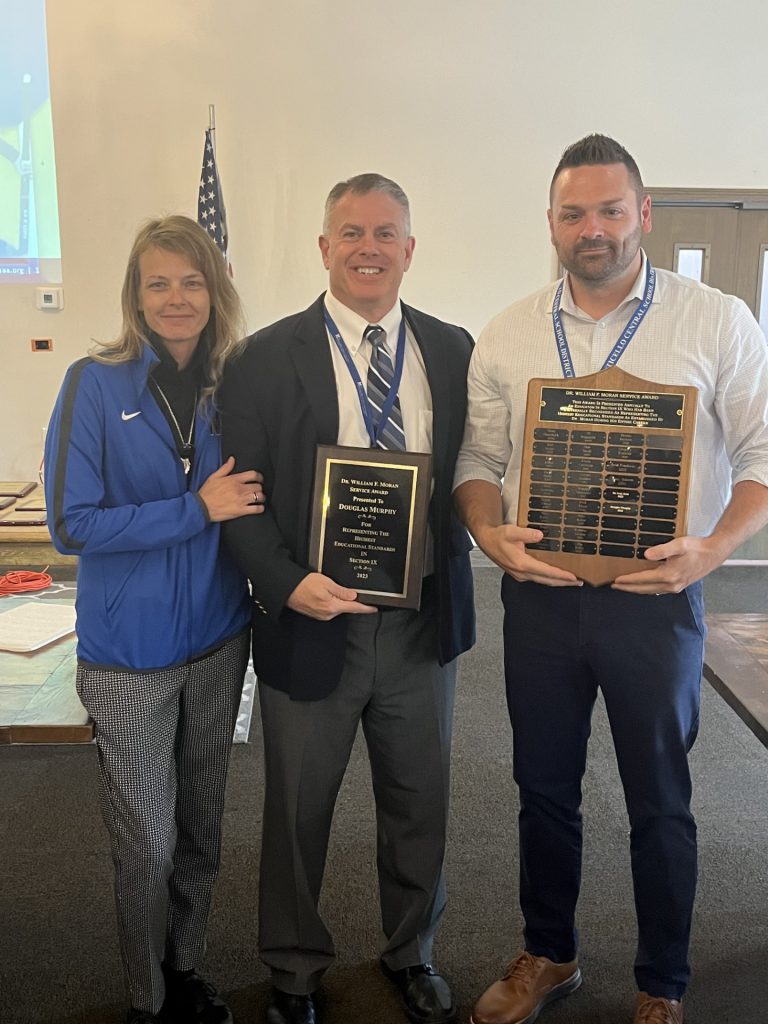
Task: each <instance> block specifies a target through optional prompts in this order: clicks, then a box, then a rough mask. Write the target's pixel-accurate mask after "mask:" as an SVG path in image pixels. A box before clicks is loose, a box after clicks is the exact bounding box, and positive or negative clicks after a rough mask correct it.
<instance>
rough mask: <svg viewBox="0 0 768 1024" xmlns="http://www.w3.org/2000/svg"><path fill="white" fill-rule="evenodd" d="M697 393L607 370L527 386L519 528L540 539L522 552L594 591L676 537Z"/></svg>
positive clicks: (681, 526) (680, 530)
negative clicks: (539, 534) (539, 533)
mask: <svg viewBox="0 0 768 1024" xmlns="http://www.w3.org/2000/svg"><path fill="white" fill-rule="evenodd" d="M697 396H698V392H697V389H696V388H694V387H689V386H677V385H665V384H656V383H654V382H652V381H646V380H642V379H641V378H639V377H634V376H632V375H631V374H628V373H625V371H623V370H621V369H619V368H618V367H616V366H613V367H611V368H610V369H608V370H601V371H600V372H599V373H595V374H590V375H589V376H586V377H571V378H568V379H565V380H563V379H558V380H551V379H541V378H537V379H534V380H532V381H530V383H529V385H528V404H527V408H526V418H525V432H524V443H523V458H522V466H521V471H520V498H519V505H518V525H520V526H528V527H532V528H535V529H538V530H541V531H542V533H543V534H544V536H543V538H542V540H541V541H540V542H539V543H538V544H532V545H528V549H529V550H530V551H531V553H532V554H534V555H535V557H536V558H540V559H541V560H542V561H544V562H547V563H549V564H550V565H557V566H559V567H560V568H562V569H567V570H568V571H570V572H573V573H574V574H575V575H576V576H578V577H579V578H580V579H583V580H585V581H586V582H588V583H591V584H593V585H595V586H600V585H602V584H605V583H610V582H611V581H612V580H613V579H615V578H616V577H617V576H621V575H624V574H626V573H631V572H639V571H641V570H643V569H647V568H648V567H649V563H648V562H647V561H646V560H645V559H644V558H643V555H644V552H645V550H646V548H649V547H654V546H655V545H657V544H664V543H666V542H667V541H669V540H672V539H673V538H674V537H679V536H682V535H683V534H685V531H686V518H687V504H688V483H689V478H690V467H691V458H692V455H693V441H694V433H695V429H696V405H697Z"/></svg>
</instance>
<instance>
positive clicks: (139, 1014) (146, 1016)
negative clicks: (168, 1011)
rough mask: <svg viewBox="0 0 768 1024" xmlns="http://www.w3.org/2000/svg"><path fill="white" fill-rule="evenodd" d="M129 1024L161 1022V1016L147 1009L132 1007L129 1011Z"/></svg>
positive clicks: (158, 1023) (156, 1023) (154, 1023)
mask: <svg viewBox="0 0 768 1024" xmlns="http://www.w3.org/2000/svg"><path fill="white" fill-rule="evenodd" d="M127 1024H160V1018H159V1017H158V1016H157V1015H156V1014H154V1013H149V1012H148V1011H147V1010H136V1009H134V1008H133V1007H131V1008H130V1010H129V1011H128V1018H127Z"/></svg>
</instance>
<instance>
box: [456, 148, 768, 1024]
mask: <svg viewBox="0 0 768 1024" xmlns="http://www.w3.org/2000/svg"><path fill="white" fill-rule="evenodd" d="M550 207H551V208H550V210H549V211H548V218H549V225H550V233H551V239H552V244H553V245H554V247H555V249H556V251H557V254H558V256H559V258H560V262H561V263H562V265H563V267H564V268H565V271H566V273H565V277H564V280H563V282H562V286H561V287H560V288H558V284H557V283H556V284H552V285H549V286H548V287H547V288H545V289H543V290H542V291H540V292H537V293H536V294H534V295H532V296H530V297H528V298H526V299H523V300H521V301H519V302H517V303H515V304H514V305H512V306H511V307H509V308H508V309H507V310H505V311H504V312H502V313H501V314H499V315H498V316H497V317H496V318H495V319H494V320H492V321H491V322H490V324H489V325H488V326H487V327H486V329H485V330H484V332H483V334H482V335H481V337H480V339H479V341H478V344H477V347H476V348H475V351H474V354H473V357H472V362H471V366H470V373H469V382H468V413H467V425H466V431H465V436H464V442H463V445H462V450H461V453H460V455H459V460H458V463H457V470H456V478H455V487H456V490H455V500H456V502H457V506H458V508H459V512H460V515H461V516H462V518H463V519H464V522H465V523H466V525H467V527H468V528H469V530H470V532H471V533H472V534H473V536H474V537H475V539H476V541H477V543H478V544H479V545H480V547H481V548H482V549H483V551H485V553H486V554H487V555H488V556H489V557H490V558H491V559H492V560H493V561H494V562H495V563H496V564H497V565H499V566H500V567H501V568H502V569H503V570H504V572H505V575H504V577H503V583H502V599H503V603H504V608H505V620H504V646H505V677H506V689H507V702H508V707H509V712H510V718H511V721H512V729H513V738H514V773H515V781H516V782H517V785H518V788H519V791H520V818H519V839H520V862H521V863H520V903H521V907H522V911H523V916H524V920H525V930H524V950H523V952H522V953H521V954H520V955H519V956H518V957H517V958H516V959H514V960H513V961H512V963H511V964H510V965H509V967H508V968H507V971H506V972H505V975H504V977H503V978H502V979H501V980H500V981H497V982H495V983H494V984H493V985H491V987H490V988H489V989H488V990H487V992H486V993H485V994H484V995H483V996H482V997H481V998H480V1000H479V1001H478V1003H477V1004H476V1006H475V1008H474V1011H473V1016H472V1020H473V1022H474V1024H523V1022H529V1021H533V1020H534V1019H535V1017H537V1016H538V1014H539V1012H540V1010H541V1009H542V1008H543V1007H544V1006H545V1005H546V1004H547V1003H548V1002H550V1001H552V1000H553V999H556V998H559V997H561V996H566V995H568V994H570V993H571V992H573V991H575V989H577V988H578V986H579V984H580V983H581V974H580V971H579V967H578V961H577V945H578V934H577V930H576V927H575V910H576V902H577V899H578V894H579V885H580V875H581V844H582V827H581V811H580V805H581V779H582V776H583V773H584V768H585V762H586V753H587V741H588V738H589V730H590V716H591V712H592V707H593V704H594V701H595V697H596V694H597V689H598V688H600V689H601V690H602V692H603V696H604V699H605V704H606V708H607V712H608V717H609V720H610V724H611V730H612V735H613V740H614V746H615V750H616V756H617V760H618V765H619V771H620V774H621V778H622V783H623V787H624V794H625V799H626V805H627V810H628V814H629V820H630V825H631V840H630V848H631V863H632V876H633V883H634V892H635V905H636V910H637V918H638V947H637V956H636V960H635V978H636V982H637V988H638V993H637V996H636V1002H635V1022H636V1024H641V1022H643V1024H651V1022H652V1024H680V1022H682V1019H683V1005H682V998H683V993H684V992H685V988H686V984H687V981H688V976H689V967H688V943H689V936H690V928H691V915H692V909H693V902H694V894H695V887H696V825H695V822H694V820H693V816H692V814H691V809H690V796H691V783H690V776H689V771H688V752H689V750H690V748H691V746H692V745H693V742H694V739H695V737H696V730H697V725H698V715H699V688H700V680H701V669H702V662H703V643H704V632H705V626H704V619H703V614H704V612H703V604H702V584H701V580H702V578H703V577H704V576H706V574H707V573H709V572H710V571H711V570H712V569H714V568H716V567H717V566H718V565H720V564H721V563H722V562H723V561H724V560H725V559H726V558H727V557H728V556H729V554H730V553H731V552H732V551H733V550H734V549H735V548H736V547H737V546H738V545H739V544H740V543H742V542H743V541H744V540H746V539H747V538H748V537H749V536H751V535H752V534H753V533H754V532H755V531H756V530H758V529H759V528H760V527H761V526H762V525H763V524H764V523H765V522H766V521H767V520H768V352H767V351H766V343H765V339H764V338H763V336H762V334H761V332H760V329H759V327H758V326H757V324H756V322H755V320H754V318H753V317H752V315H751V314H750V312H749V310H748V309H747V307H746V306H745V305H744V303H743V302H741V300H739V299H736V298H734V297H733V296H728V295H723V294H722V293H721V292H719V291H716V290H714V289H711V288H708V287H706V286H705V285H702V284H699V283H697V282H694V281H691V280H688V279H686V278H683V277H680V276H678V275H677V274H673V273H670V272H668V271H664V270H658V271H654V270H652V268H650V266H649V263H648V260H647V258H646V256H645V254H644V252H643V250H642V249H641V247H640V242H641V239H642V236H643V234H644V233H646V232H648V231H650V230H651V199H650V196H648V194H647V193H646V192H645V190H644V188H643V183H642V180H641V177H640V172H639V170H638V168H637V165H636V163H635V161H634V160H633V159H632V157H631V156H630V155H629V153H627V151H626V150H625V149H624V148H623V147H622V146H620V145H619V144H618V143H616V142H615V141H614V140H612V139H609V138H607V137H605V136H601V135H593V136H588V137H587V138H585V139H582V140H580V141H579V142H576V143H575V144H574V145H572V146H570V147H569V148H568V149H567V150H566V151H565V153H564V154H563V157H562V159H561V161H560V163H559V165H558V167H557V169H556V171H555V174H554V176H553V179H552V185H551V191H550ZM643 309H644V310H645V312H644V315H643V316H642V317H641V318H640V322H639V326H636V327H635V328H634V329H629V335H630V342H629V344H628V345H626V347H624V346H623V343H622V346H620V347H619V346H618V341H619V339H622V338H623V337H624V338H625V337H626V334H625V332H626V331H627V330H628V328H629V325H630V323H631V322H632V321H633V319H634V318H636V314H638V313H641V312H642V311H643ZM635 323H637V320H636V319H635ZM620 349H621V352H620V362H619V365H620V367H621V368H622V369H624V370H626V371H627V372H629V373H631V374H634V375H635V376H638V377H641V378H644V379H646V380H652V381H654V382H657V383H661V384H676V385H694V386H695V387H697V388H698V390H699V404H698V420H697V426H696V438H695V449H694V451H695V454H694V461H693V468H692V482H691V491H690V499H689V508H690V510H691V512H690V516H689V524H688V531H689V535H688V536H684V537H678V538H676V539H673V540H670V541H668V542H666V543H663V544H654V545H653V546H650V547H648V548H647V550H644V557H645V558H646V559H647V562H648V568H647V569H643V570H642V571H639V572H636V573H634V574H623V575H620V576H618V577H617V578H616V579H615V580H614V581H613V583H612V584H611V585H610V586H604V587H591V586H588V585H584V586H582V584H581V581H580V580H578V579H577V578H576V576H574V575H573V574H572V573H570V572H567V571H565V570H563V569H560V568H556V567H554V566H550V565H548V564H545V563H544V562H542V561H541V560H539V559H537V558H536V552H535V550H531V549H530V548H528V549H526V545H534V544H536V543H537V542H539V541H541V540H542V538H543V533H542V531H540V530H538V529H529V528H524V527H519V526H517V525H515V524H516V522H517V495H518V488H519V485H520V460H521V450H520V449H521V443H522V437H523V423H524V416H525V403H526V388H527V384H528V381H529V380H530V379H531V378H532V377H545V378H552V377H558V376H565V375H567V376H572V375H576V376H584V375H587V374H592V373H595V372H597V371H599V370H600V369H601V368H603V366H604V365H605V363H606V361H607V360H609V359H610V358H611V356H615V355H617V354H619V350H620ZM555 500H557V499H555Z"/></svg>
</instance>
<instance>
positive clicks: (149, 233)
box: [91, 214, 245, 398]
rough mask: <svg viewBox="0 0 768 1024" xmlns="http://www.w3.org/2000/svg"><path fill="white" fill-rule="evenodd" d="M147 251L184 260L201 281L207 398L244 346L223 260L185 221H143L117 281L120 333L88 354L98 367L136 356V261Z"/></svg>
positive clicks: (145, 337) (139, 333) (139, 323)
mask: <svg viewBox="0 0 768 1024" xmlns="http://www.w3.org/2000/svg"><path fill="white" fill-rule="evenodd" d="M148 249H164V250H165V251H166V252H173V253H178V254H179V255H180V256H184V257H186V259H188V260H189V262H190V264H191V265H192V266H193V267H194V268H195V270H197V271H199V272H200V273H201V274H202V275H203V277H204V278H205V283H206V287H207V288H208V294H209V295H210V299H211V315H210V318H209V320H208V323H207V324H206V326H205V328H204V330H203V334H202V337H201V341H202V342H203V344H204V345H205V360H204V365H205V385H204V387H203V391H202V397H203V398H211V397H212V396H213V394H214V392H215V391H216V388H217V386H218V385H219V383H220V381H221V375H222V372H223V369H224V363H225V361H226V359H227V358H228V357H229V356H230V355H232V354H233V353H234V352H236V351H238V350H239V349H240V347H241V346H242V345H243V344H244V341H245V337H244V336H245V317H244V314H243V308H242V305H241V304H240V298H239V296H238V294H237V292H236V291H235V286H234V285H233V284H232V279H231V278H230V276H229V273H228V271H227V264H226V262H225V260H224V257H223V256H222V254H221V252H220V251H219V249H217V247H216V244H215V243H214V241H213V240H212V239H211V238H210V237H209V235H208V232H207V231H205V230H204V229H203V228H201V227H200V226H199V225H198V224H196V223H195V221H193V220H191V219H190V218H189V217H183V216H181V215H180V214H175V215H173V216H171V217H161V218H158V219H156V220H150V221H147V223H146V224H145V225H144V226H143V227H142V228H141V229H140V230H139V232H138V234H137V235H136V238H135V240H134V243H133V247H132V248H131V254H130V256H129V257H128V266H127V267H126V270H125V279H124V281H123V291H122V308H123V326H122V330H121V331H120V335H119V337H118V338H117V339H116V340H115V341H113V342H111V343H109V344H106V345H100V346H99V347H98V348H97V349H95V350H94V351H92V352H91V356H92V357H93V358H94V359H96V360H98V361H99V362H102V363H127V362H129V361H130V360H132V359H140V358H141V356H142V354H143V351H144V346H145V344H147V343H148V342H149V334H150V331H149V328H148V327H147V323H146V321H145V319H144V314H143V313H142V312H141V310H140V308H139V305H140V303H139V288H140V285H141V276H140V271H139V259H140V258H141V256H142V255H143V254H144V253H145V252H146V251H147V250H148Z"/></svg>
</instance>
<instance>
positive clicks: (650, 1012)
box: [635, 992, 683, 1024]
mask: <svg viewBox="0 0 768 1024" xmlns="http://www.w3.org/2000/svg"><path fill="white" fill-rule="evenodd" d="M635 1024H683V1004H682V1002H681V1001H680V1000H679V999H662V998H661V997H659V996H649V995H648V993H647V992H638V993H637V999H636V1001H635Z"/></svg>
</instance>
